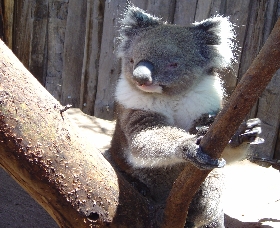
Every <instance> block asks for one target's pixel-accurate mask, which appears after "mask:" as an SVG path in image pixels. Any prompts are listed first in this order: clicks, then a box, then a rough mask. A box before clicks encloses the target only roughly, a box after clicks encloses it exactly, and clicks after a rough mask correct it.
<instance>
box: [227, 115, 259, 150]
mask: <svg viewBox="0 0 280 228" xmlns="http://www.w3.org/2000/svg"><path fill="white" fill-rule="evenodd" d="M260 125H261V121H260V119H259V118H254V119H249V120H247V122H246V123H245V122H244V123H242V124H241V125H240V127H239V129H238V130H237V132H236V133H235V134H234V136H233V137H232V138H231V140H230V142H229V144H230V145H231V146H232V147H237V146H239V145H241V144H242V143H250V144H261V143H263V142H264V139H262V138H260V137H258V135H259V134H260V133H261V131H262V130H261V127H260Z"/></svg>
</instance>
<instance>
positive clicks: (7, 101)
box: [0, 40, 150, 227]
mask: <svg viewBox="0 0 280 228" xmlns="http://www.w3.org/2000/svg"><path fill="white" fill-rule="evenodd" d="M62 110H63V107H62V106H61V105H60V104H59V103H58V102H57V101H56V100H55V99H54V98H53V97H52V96H51V95H50V94H49V93H48V92H47V91H46V90H45V89H44V88H43V87H42V86H41V85H40V83H39V82H38V81H37V80H36V79H35V78H34V77H33V76H32V75H31V74H30V73H29V72H28V71H27V70H26V69H25V68H24V66H23V65H22V64H21V63H20V61H19V60H18V59H17V58H16V57H15V56H14V54H13V53H12V51H11V50H10V49H9V48H8V47H6V46H5V44H4V43H3V42H2V41H1V40H0V165H1V166H2V167H3V168H4V169H5V170H6V171H7V172H9V173H10V174H11V175H12V176H13V177H14V179H16V180H17V182H18V183H19V184H20V185H21V186H22V187H23V188H24V189H25V190H26V191H27V192H28V193H29V194H30V195H31V196H32V197H33V198H34V199H36V200H37V202H38V203H39V204H41V205H42V206H43V207H44V208H45V209H46V210H47V211H48V212H49V214H50V215H51V216H52V217H53V218H54V219H55V221H56V222H57V223H58V224H59V226H60V227H92V226H95V227H104V226H106V225H108V224H111V225H112V226H124V227H129V226H131V227H139V224H140V226H142V227H149V222H150V221H149V219H148V216H149V215H148V204H147V202H146V201H145V200H144V199H143V198H142V196H141V195H140V194H139V193H138V192H136V191H135V190H134V189H133V188H132V187H131V186H130V184H128V183H127V182H125V181H124V180H123V179H122V178H121V177H118V176H117V174H116V173H115V171H114V170H113V168H112V167H111V165H110V164H109V163H108V162H107V160H105V159H104V157H103V156H102V155H101V154H100V153H99V152H98V151H97V150H96V149H95V148H92V147H90V146H89V145H88V144H86V143H84V142H83V139H82V138H81V137H79V135H78V133H77V131H76V128H77V127H76V126H75V125H72V123H71V120H70V119H69V118H68V116H67V113H65V112H62ZM135 214H136V215H137V218H135Z"/></svg>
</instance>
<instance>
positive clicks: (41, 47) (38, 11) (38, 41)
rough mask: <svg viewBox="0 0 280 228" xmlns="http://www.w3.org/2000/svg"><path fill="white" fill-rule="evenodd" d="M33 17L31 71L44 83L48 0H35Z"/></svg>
mask: <svg viewBox="0 0 280 228" xmlns="http://www.w3.org/2000/svg"><path fill="white" fill-rule="evenodd" d="M31 17H32V19H33V30H32V42H31V50H30V51H31V55H30V63H29V71H30V72H31V73H32V74H33V75H34V76H35V77H36V78H37V79H38V80H39V82H40V83H41V84H43V85H44V84H45V67H44V66H45V58H46V53H45V45H46V35H47V22H48V0H37V1H35V2H34V5H33V7H32V11H31Z"/></svg>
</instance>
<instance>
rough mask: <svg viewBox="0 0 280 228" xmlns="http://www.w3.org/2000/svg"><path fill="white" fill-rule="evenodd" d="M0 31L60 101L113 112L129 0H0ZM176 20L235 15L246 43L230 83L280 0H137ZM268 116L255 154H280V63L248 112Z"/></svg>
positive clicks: (102, 113) (279, 10) (257, 45)
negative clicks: (119, 48)
mask: <svg viewBox="0 0 280 228" xmlns="http://www.w3.org/2000/svg"><path fill="white" fill-rule="evenodd" d="M0 2H1V4H0V37H1V38H2V39H3V40H4V41H5V42H6V44H7V45H8V46H9V47H10V48H11V49H12V50H13V51H14V53H15V54H16V55H17V56H18V58H19V59H20V60H21V61H22V62H23V64H24V65H25V66H26V67H27V68H28V69H29V70H30V71H31V73H32V74H33V75H34V76H35V77H36V78H37V79H38V80H39V81H40V82H41V83H42V84H43V85H44V86H45V87H46V89H47V90H48V91H49V92H50V93H51V94H52V95H53V96H54V97H55V98H57V99H58V100H60V101H61V103H62V104H73V105H74V107H79V108H80V109H82V111H84V112H85V113H87V114H90V115H95V116H96V117H100V118H104V119H112V118H113V109H114V101H113V92H114V87H115V82H116V80H117V78H118V75H119V72H120V61H119V60H118V59H117V58H116V57H115V52H116V47H117V44H118V39H117V37H118V28H119V25H118V21H119V18H120V17H121V15H122V13H123V12H124V10H125V6H126V4H127V1H126V0H107V1H105V0H87V1H86V0H79V1H74V0H0ZM131 2H132V3H133V4H135V5H136V6H138V7H140V8H142V9H145V10H147V11H148V12H149V13H151V14H154V15H156V16H159V17H162V18H163V19H164V20H166V21H168V22H170V23H176V24H180V25H189V24H190V23H192V22H195V21H201V20H203V19H206V18H208V17H211V16H212V15H216V14H221V15H225V16H230V21H231V22H233V23H234V24H235V25H236V26H235V30H236V34H237V38H236V41H237V42H238V45H239V47H240V52H239V56H238V58H237V64H236V65H235V66H234V70H233V71H230V72H226V73H225V74H226V75H227V85H228V89H229V90H232V89H233V88H234V87H235V85H236V83H237V81H238V79H239V78H240V77H241V76H242V75H243V74H244V73H245V71H246V70H247V68H248V67H249V66H250V64H251V62H252V60H253V59H254V58H255V56H256V55H257V53H258V52H259V50H260V49H261V47H262V45H263V44H264V42H265V40H266V39H267V37H268V35H269V33H270V31H271V29H272V28H273V25H274V23H275V22H276V20H277V18H278V17H279V15H280V0H235V1H231V0H141V1H139V0H138V1H136V0H132V1H131ZM279 48H280V47H279ZM250 116H251V117H255V116H257V117H259V118H260V119H262V121H263V135H262V136H263V137H264V138H265V140H266V142H265V143H264V144H263V145H261V146H260V145H259V146H257V147H256V148H254V149H255V155H256V156H259V157H264V158H268V159H272V158H277V159H280V132H279V124H280V71H278V72H277V73H276V74H275V76H274V78H273V80H272V81H271V83H270V84H269V85H268V87H267V89H266V90H265V92H264V93H263V94H262V96H261V97H260V98H259V100H258V102H257V104H256V105H255V107H254V108H253V109H252V111H251V113H250Z"/></svg>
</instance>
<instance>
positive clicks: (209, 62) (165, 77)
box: [119, 7, 232, 94]
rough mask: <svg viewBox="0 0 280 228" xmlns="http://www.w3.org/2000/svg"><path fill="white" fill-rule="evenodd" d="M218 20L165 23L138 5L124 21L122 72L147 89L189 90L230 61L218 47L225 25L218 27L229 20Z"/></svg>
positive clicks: (161, 91)
mask: <svg viewBox="0 0 280 228" xmlns="http://www.w3.org/2000/svg"><path fill="white" fill-rule="evenodd" d="M218 19H219V20H218ZM218 19H216V20H214V19H212V20H213V21H210V22H209V21H205V22H203V23H201V24H197V25H195V26H191V27H182V26H177V25H170V24H165V23H162V22H161V21H160V19H158V18H155V17H152V16H150V15H149V14H146V13H145V12H143V11H142V10H140V9H138V8H135V7H132V8H130V9H128V12H127V14H126V18H125V19H124V20H123V22H122V23H123V28H122V35H123V41H122V44H121V48H120V54H119V55H120V57H121V58H122V65H123V66H122V73H123V74H124V75H125V77H126V78H127V80H129V81H130V82H131V83H132V84H133V85H135V86H136V87H137V88H138V89H140V90H142V91H144V92H150V93H165V94H178V93H181V92H183V91H188V90H189V89H191V87H192V86H193V85H195V84H197V83H199V82H200V80H202V79H203V77H207V76H208V75H209V74H210V72H212V69H213V68H218V67H219V66H220V67H224V65H226V64H224V62H225V61H227V62H230V60H225V57H224V56H222V55H221V53H220V52H221V51H220V50H219V48H218V47H219V46H220V44H221V43H222V42H225V41H223V39H224V38H223V37H221V35H220V34H219V32H220V30H221V28H216V27H217V26H219V25H220V24H221V21H220V20H222V22H225V21H226V22H228V21H227V20H226V19H225V18H222V17H219V18H218ZM228 23H229V22H228ZM229 29H230V28H228V30H229ZM217 31H218V32H217ZM227 40H228V39H227ZM226 42H228V41H226ZM227 50H230V53H231V56H230V57H229V59H230V58H232V52H231V47H228V48H227Z"/></svg>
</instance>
